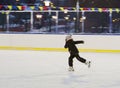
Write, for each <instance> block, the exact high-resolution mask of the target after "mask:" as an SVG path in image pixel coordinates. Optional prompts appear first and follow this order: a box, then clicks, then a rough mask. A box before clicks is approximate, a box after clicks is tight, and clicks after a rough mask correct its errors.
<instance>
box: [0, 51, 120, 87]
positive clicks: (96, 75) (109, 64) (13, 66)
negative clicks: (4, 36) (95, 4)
mask: <svg viewBox="0 0 120 88" xmlns="http://www.w3.org/2000/svg"><path fill="white" fill-rule="evenodd" d="M80 55H81V57H84V58H86V59H87V60H91V61H92V66H91V68H87V66H86V65H84V64H83V63H80V62H78V61H77V60H76V59H74V68H75V71H74V72H68V57H69V53H68V52H47V51H12V50H0V88H120V53H80Z"/></svg>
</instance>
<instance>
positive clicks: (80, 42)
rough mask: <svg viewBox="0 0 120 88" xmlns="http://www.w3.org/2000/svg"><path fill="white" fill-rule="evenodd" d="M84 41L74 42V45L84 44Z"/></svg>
mask: <svg viewBox="0 0 120 88" xmlns="http://www.w3.org/2000/svg"><path fill="white" fill-rule="evenodd" d="M83 43H84V41H83V40H80V41H74V44H83Z"/></svg>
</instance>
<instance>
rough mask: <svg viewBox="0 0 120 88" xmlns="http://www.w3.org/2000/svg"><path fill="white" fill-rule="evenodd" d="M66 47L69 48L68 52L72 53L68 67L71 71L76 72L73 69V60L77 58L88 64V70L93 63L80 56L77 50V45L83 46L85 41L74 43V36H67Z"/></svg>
mask: <svg viewBox="0 0 120 88" xmlns="http://www.w3.org/2000/svg"><path fill="white" fill-rule="evenodd" d="M65 41H66V42H65V46H64V48H68V51H69V53H70V56H69V58H68V65H69V69H68V70H69V71H74V68H73V58H74V57H76V59H77V60H78V61H80V62H82V63H84V64H86V65H87V66H88V68H89V67H90V64H91V62H90V61H87V60H86V59H84V58H82V57H80V56H79V51H78V49H77V47H76V46H75V44H80V43H81V44H83V43H84V41H82V40H81V41H74V40H73V38H72V35H67V36H66V38H65Z"/></svg>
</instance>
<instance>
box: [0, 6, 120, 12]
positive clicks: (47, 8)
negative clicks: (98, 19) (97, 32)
mask: <svg viewBox="0 0 120 88" xmlns="http://www.w3.org/2000/svg"><path fill="white" fill-rule="evenodd" d="M49 8H51V10H61V11H64V10H68V11H69V10H77V9H76V7H55V6H53V5H52V6H51V7H46V6H43V7H41V6H37V7H36V6H16V5H0V10H19V11H21V10H40V11H43V10H49ZM79 10H80V11H98V12H107V11H109V12H112V11H116V12H117V13H119V12H120V8H79Z"/></svg>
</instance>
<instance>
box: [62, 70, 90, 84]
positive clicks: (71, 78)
mask: <svg viewBox="0 0 120 88" xmlns="http://www.w3.org/2000/svg"><path fill="white" fill-rule="evenodd" d="M86 77H87V74H81V75H79V74H75V73H74V72H70V73H68V76H67V77H66V78H63V83H64V84H65V85H69V84H74V83H75V84H77V83H78V84H80V83H88V81H87V80H85V79H86Z"/></svg>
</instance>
